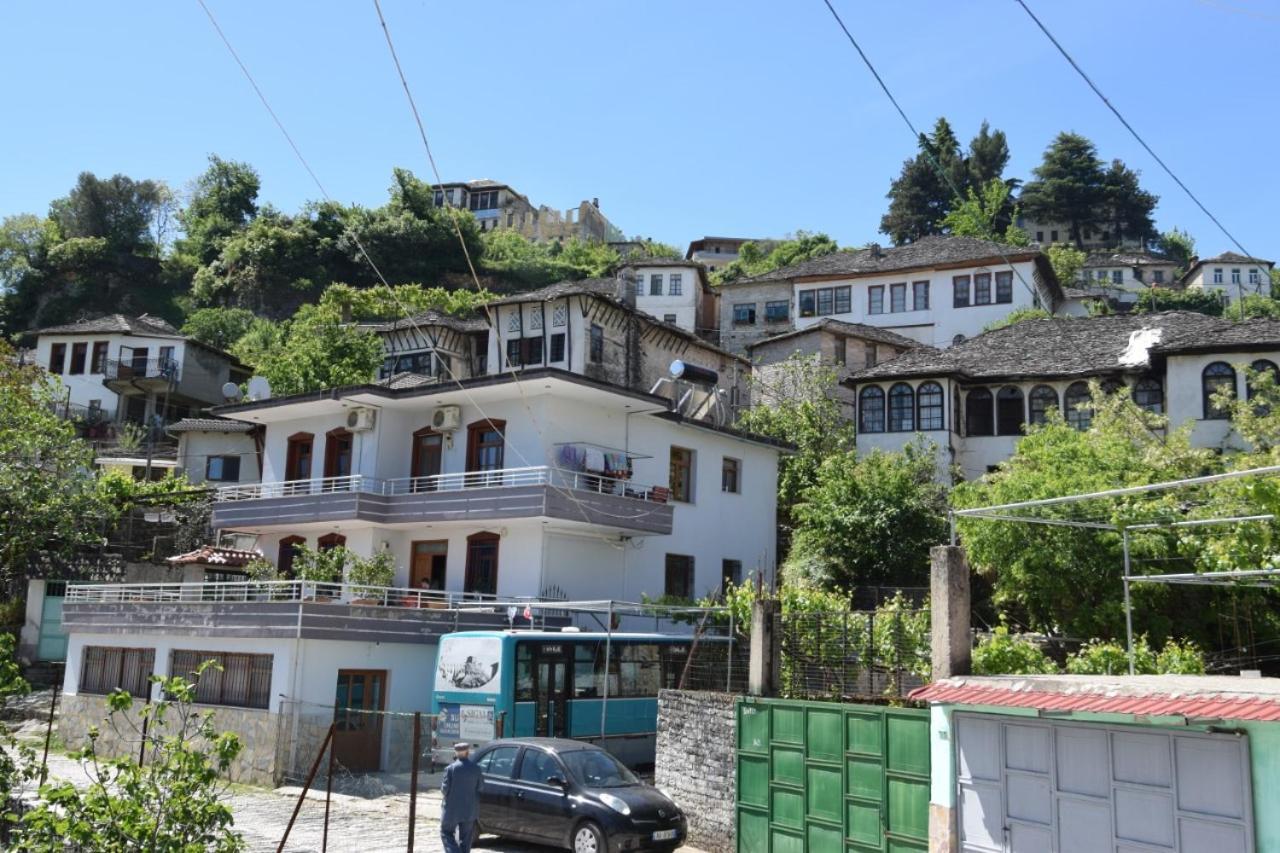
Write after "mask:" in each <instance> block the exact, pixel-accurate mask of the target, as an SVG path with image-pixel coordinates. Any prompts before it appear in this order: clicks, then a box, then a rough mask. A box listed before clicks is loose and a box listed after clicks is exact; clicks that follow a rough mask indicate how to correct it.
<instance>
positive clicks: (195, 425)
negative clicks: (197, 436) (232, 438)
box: [169, 418, 253, 432]
mask: <svg viewBox="0 0 1280 853" xmlns="http://www.w3.org/2000/svg"><path fill="white" fill-rule="evenodd" d="M251 429H253V424H247V423H245V422H244V421H233V420H231V419H230V418H183V419H182V420H180V421H178V422H177V423H176V424H174V425H173V426H171V427H169V432H248V431H249V430H251Z"/></svg>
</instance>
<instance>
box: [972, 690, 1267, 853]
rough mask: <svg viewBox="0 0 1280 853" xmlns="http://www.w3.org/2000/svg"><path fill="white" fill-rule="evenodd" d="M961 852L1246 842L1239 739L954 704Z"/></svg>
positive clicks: (1228, 852)
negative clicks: (978, 710) (969, 709)
mask: <svg viewBox="0 0 1280 853" xmlns="http://www.w3.org/2000/svg"><path fill="white" fill-rule="evenodd" d="M954 732H955V740H956V753H957V756H956V757H957V762H956V776H957V781H958V789H957V812H958V820H959V831H960V848H961V850H962V851H964V853H1099V851H1109V852H1111V853H1159V851H1178V853H1251V851H1252V850H1253V835H1252V816H1251V805H1252V800H1253V798H1252V791H1251V786H1250V783H1249V742H1248V739H1247V738H1245V737H1243V736H1236V735H1232V734H1202V733H1198V732H1170V731H1168V730H1166V729H1158V728H1152V727H1144V726H1102V725H1090V724H1087V723H1069V722H1061V723H1059V722H1041V721H1038V720H1024V719H1017V718H1012V717H998V716H994V715H987V714H964V713H957V714H956V715H955V716H954Z"/></svg>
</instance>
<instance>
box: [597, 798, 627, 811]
mask: <svg viewBox="0 0 1280 853" xmlns="http://www.w3.org/2000/svg"><path fill="white" fill-rule="evenodd" d="M600 802H602V803H604V804H605V805H606V806H608V807H609V808H611V809H613V810H614V811H615V812H617V813H618V814H622V815H629V814H631V806H629V805H627V802H626V800H624V799H622V798H621V797H615V796H614V795H613V794H601V795H600Z"/></svg>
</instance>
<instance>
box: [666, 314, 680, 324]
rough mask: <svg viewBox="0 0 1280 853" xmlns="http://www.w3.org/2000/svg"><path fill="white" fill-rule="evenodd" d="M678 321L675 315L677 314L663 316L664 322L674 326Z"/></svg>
mask: <svg viewBox="0 0 1280 853" xmlns="http://www.w3.org/2000/svg"><path fill="white" fill-rule="evenodd" d="M676 319H677V318H676V315H675V314H663V315H662V322H664V323H671V324H672V325H675V323H676Z"/></svg>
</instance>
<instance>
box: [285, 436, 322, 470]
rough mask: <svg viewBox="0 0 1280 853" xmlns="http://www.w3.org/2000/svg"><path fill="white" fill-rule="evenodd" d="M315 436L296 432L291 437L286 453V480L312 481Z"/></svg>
mask: <svg viewBox="0 0 1280 853" xmlns="http://www.w3.org/2000/svg"><path fill="white" fill-rule="evenodd" d="M314 442H315V436H313V435H312V434H311V433H309V432H296V433H294V434H293V435H291V436H289V439H288V451H287V452H286V453H285V457H284V459H285V461H284V478H285V479H286V480H310V479H311V450H312V447H313V446H314Z"/></svg>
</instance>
